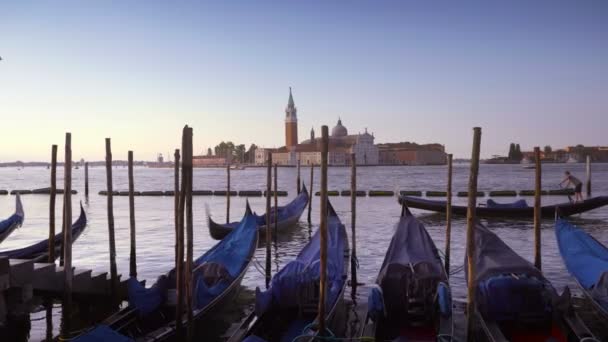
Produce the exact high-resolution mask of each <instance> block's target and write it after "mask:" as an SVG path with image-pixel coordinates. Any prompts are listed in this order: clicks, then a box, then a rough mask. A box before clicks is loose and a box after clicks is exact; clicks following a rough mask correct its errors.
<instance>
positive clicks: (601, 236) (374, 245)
mask: <svg viewBox="0 0 608 342" xmlns="http://www.w3.org/2000/svg"><path fill="white" fill-rule="evenodd" d="M566 169H568V170H570V171H571V172H572V173H573V174H574V175H575V176H577V177H579V178H580V179H581V180H584V178H585V171H584V165H583V164H575V165H573V164H546V165H543V182H544V186H543V188H544V189H556V188H558V183H559V182H560V181H561V180H562V177H563V172H564V171H565V170H566ZM446 171H447V168H446V167H445V166H425V167H412V166H410V167H360V168H359V169H358V175H357V180H358V188H359V189H361V190H373V189H377V190H394V191H398V190H422V191H426V190H439V191H442V190H445V187H446ZM592 171H593V190H594V191H593V193H594V194H595V195H602V194H606V193H608V164H593V165H592ZM113 173H114V178H113V179H114V189H115V190H127V188H128V186H127V185H128V183H127V169H126V168H124V167H119V168H114V169H113ZM468 173H469V166H468V165H466V164H457V165H455V166H454V178H453V184H454V185H453V188H454V193H455V192H456V191H465V190H466V188H467V184H468ZM301 177H302V179H303V181H304V182H305V183H306V186H307V187H308V188H309V189H310V187H309V179H310V178H309V177H310V170H309V169H308V168H306V167H303V168H302V174H301ZM72 178H73V188H74V189H75V190H77V191H78V194H77V195H75V196H73V200H74V210H73V213H74V219H75V218H76V217H77V215H78V210H76V208H77V203H78V201H82V203H83V205H84V208H85V211H86V212H87V216H88V219H89V225H88V228H87V229H86V230H85V232H84V233H83V234H82V235H81V236H80V238H79V239H78V240H77V242H76V243H75V244H74V246H73V252H72V253H73V264H74V265H75V266H76V267H79V268H90V269H93V270H94V271H108V270H109V252H108V238H107V235H108V234H107V212H106V197H105V196H100V195H98V192H99V191H100V190H105V189H106V174H105V168H101V167H99V168H93V167H92V168H89V182H90V184H89V186H90V196H89V200H88V202H86V201H85V198H84V168H80V169H78V170H73V174H72ZM328 178H329V189H330V190H346V189H349V188H350V168H339V167H337V168H330V169H329V177H328ZM49 179H50V170H47V169H46V168H24V169H21V170H18V169H15V168H0V189H8V190H12V189H34V188H42V187H47V186H49ZM58 179H59V180H61V179H62V170H58ZM314 180H315V182H314V186H313V192H314V191H317V190H318V189H319V181H320V175H319V170H318V168H317V169H316V170H315V177H314ZM265 182H266V170H265V169H264V168H247V169H245V170H239V171H232V179H231V184H232V189H236V190H263V189H265ZM58 183H59V184H58V187H61V186H62V185H61V184H62V181H58ZM278 184H279V190H287V191H289V196H288V197H280V198H279V205H281V204H284V203H287V202H289V201H290V200H291V199H292V198H293V197H294V196H295V184H296V169H295V168H280V169H279V180H278ZM135 188H136V190H140V191H144V190H172V189H173V170H172V169H148V168H136V169H135ZM225 188H226V171H225V170H224V169H195V170H194V189H196V190H224V189H225ZM533 188H534V170H531V169H524V168H523V167H522V166H521V165H481V168H480V174H479V190H482V191H489V190H501V189H509V190H524V189H533ZM527 199H528V200H529V203H530V204H531V203H532V198H527ZM330 200H331V201H332V204H333V205H334V207H335V208H336V211H337V212H338V214H339V216H340V218H341V219H342V221H343V222H344V224H345V225H346V226H347V228H348V230H349V231H350V198H348V197H331V198H330ZM510 200H511V199H509V198H504V199H500V198H499V199H498V201H510ZM566 200H567V198H565V197H563V196H558V197H553V196H547V197H543V204H549V203H557V202H563V201H566ZM22 201H23V205H24V208H25V216H26V217H25V222H24V225H23V227H22V228H20V229H19V230H17V231H15V232H14V233H13V234H12V235H11V236H10V237H9V238H8V239H7V240H5V241H4V242H3V243H2V245H1V247H0V250H8V249H13V248H17V247H22V246H24V245H28V244H30V243H32V242H34V241H38V240H40V239H43V238H46V237H47V236H48V201H49V197H48V195H23V196H22ZM479 201H485V198H480V199H479ZM57 203H58V204H57V214H56V215H57V218H58V221H57V224H58V225H60V222H61V216H60V214H61V213H60V211H61V203H62V197H61V196H58V197H57ZM250 203H251V206H252V209H253V210H254V211H257V212H258V213H261V212H264V211H265V199H264V198H262V197H257V198H251V199H250ZM454 203H455V204H465V203H466V198H456V197H455V198H454ZM225 205H226V204H225V197H212V196H209V197H207V196H202V197H194V222H195V227H194V247H195V257H196V256H197V255H200V254H202V253H203V252H204V251H206V250H207V249H209V248H210V247H211V246H213V245H214V244H215V243H216V241H215V240H213V239H211V237H210V236H209V233H208V230H207V220H206V214H205V206H208V207H209V210H210V212H211V213H212V216H213V218H214V219H215V220H216V221H218V222H223V221H224V220H225V215H226V207H225ZM244 207H245V198H241V197H233V198H232V199H231V219H232V220H238V219H239V218H240V217H241V216H242V214H243V213H244ZM312 209H313V211H312V217H313V226H312V227H310V228H309V226H308V224H306V223H305V222H306V218H305V216H306V215H303V217H302V220H301V223H300V225H299V226H298V227H295V228H294V229H292V230H291V231H290V232H289V233H288V234H287V235H285V236H282V237H281V238H280V239H279V241H278V248H277V250H276V251H275V252H273V258H274V259H273V270H272V271H273V273H274V272H276V271H277V270H278V269H279V268H280V267H282V266H283V265H284V264H285V263H287V262H288V261H290V260H292V259H293V258H294V257H295V255H296V254H297V253H298V252H299V251H300V249H301V248H302V247H303V246H304V245H305V244H306V243H307V242H308V240H309V238H310V235H311V233H312V232H314V231H315V230H316V229H317V225H318V222H319V202H318V197H316V196H315V197H314V198H313V207H312ZM13 210H14V196H0V217H6V216H8V215H9V214H11V213H12V212H13ZM135 210H136V226H137V265H138V269H137V271H138V277H139V278H140V279H146V280H147V281H148V283H149V284H150V282H153V281H154V280H155V279H156V278H157V277H158V275H160V274H161V273H164V272H166V271H167V270H169V269H170V268H171V267H172V264H173V247H174V246H173V241H174V240H173V239H174V237H173V229H174V228H173V198H172V197H136V199H135ZM413 212H414V214H415V215H416V216H417V217H418V218H419V219H420V220H421V221H422V222H424V223H425V224H426V227H427V229H428V231H429V233H430V235H431V236H432V237H433V239H434V241H435V244H436V245H437V247H438V248H439V249H441V250H443V249H444V246H445V229H444V226H445V217H444V216H443V215H440V214H429V213H426V212H423V211H418V210H413ZM399 214H400V207H399V206H398V204H397V201H396V198H394V197H389V198H385V197H380V198H369V197H360V198H358V199H357V239H358V240H357V252H358V258H359V263H360V269H359V271H358V272H359V273H358V278H359V279H358V280H359V281H360V282H363V283H366V284H370V283H373V282H374V280H375V278H376V275H377V273H378V271H379V267H380V265H381V263H382V260H383V258H384V254H385V252H386V248H387V247H388V243H389V241H390V238H391V236H392V233H393V230H394V224H395V222H396V221H397V220H398V217H399ZM572 219H573V221H575V223H577V224H579V225H580V226H582V227H583V228H584V229H585V230H586V231H588V232H589V233H591V234H592V235H593V236H595V237H596V238H597V239H598V240H599V241H601V242H603V243H608V230H605V229H604V228H605V227H606V226H607V222H608V208H601V209H597V210H594V211H592V212H588V213H585V214H583V215H582V216H577V217H574V218H572ZM114 220H115V227H116V249H117V264H118V271H119V273H122V274H123V275H125V276H126V275H127V274H128V271H129V260H128V258H129V211H128V198H127V197H114ZM484 222H485V223H486V224H487V225H488V226H489V228H490V229H491V230H493V231H494V232H496V233H497V234H498V235H499V236H500V237H501V238H502V239H504V240H505V242H506V243H507V244H508V245H509V246H511V247H512V248H513V249H514V250H515V251H517V252H518V253H519V254H521V255H522V256H523V257H525V258H527V259H528V260H533V253H534V250H533V231H532V221H531V220H527V221H526V220H524V221H500V220H488V221H484ZM452 234H453V235H452V252H451V253H452V257H451V260H452V265H451V269H452V270H454V269H456V268H458V267H459V266H461V265H462V263H463V260H464V246H465V220H464V219H463V218H456V219H455V220H454V222H453V229H452ZM541 235H542V247H543V248H542V261H543V271H544V272H545V275H546V276H547V278H548V279H549V280H551V281H552V282H553V284H554V285H555V287H556V288H557V289H558V291H560V292H561V290H562V289H563V287H564V286H569V287H570V288H571V289H572V290H573V292H574V293H575V294H577V293H578V291H577V287H576V283H575V282H574V280H573V279H572V278H571V277H570V276H569V275H568V273H567V271H566V269H565V267H564V265H563V262H562V260H561V257H560V255H559V252H558V250H557V246H556V242H555V236H554V231H553V222H552V220H545V221H543V224H542V232H541ZM264 257H265V250H263V249H258V250H257V253H256V258H257V259H258V260H259V261H260V262H261V263H262V264H264V262H263V260H264ZM451 284H452V287H453V291H454V293H453V295H454V298H455V299H456V300H460V301H464V300H465V299H466V287H465V280H464V273H463V272H460V273H458V274H455V275H454V276H453V277H452V278H451ZM263 285H264V277H263V275H262V274H260V272H259V271H258V270H257V269H256V268H255V267H251V268H250V269H249V270H248V272H247V275H246V276H245V279H244V281H243V286H244V287H245V291H243V295H242V296H241V298H240V299H239V303H240V304H242V306H243V309H244V310H246V309H247V308H248V307H249V305H251V304H252V300H253V295H252V293H253V291H254V290H255V287H256V286H263ZM237 311H240V308H239V309H238V310H237ZM41 317H44V312H42V313H36V314H33V315H32V320H33V322H32V328H31V332H30V337H31V340H40V339H41V338H43V337H44V333H45V325H44V321H36V319H38V318H41ZM227 323H228V322H227ZM58 326H59V316H58V314H57V312H55V324H54V327H55V333H57V329H58Z"/></svg>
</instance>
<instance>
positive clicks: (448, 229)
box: [445, 154, 453, 278]
mask: <svg viewBox="0 0 608 342" xmlns="http://www.w3.org/2000/svg"><path fill="white" fill-rule="evenodd" d="M452 158H453V156H452V154H448V188H447V191H446V206H445V221H446V222H445V273H446V275H447V276H448V278H449V277H450V248H451V238H452Z"/></svg>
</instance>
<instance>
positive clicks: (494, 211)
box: [399, 196, 608, 218]
mask: <svg viewBox="0 0 608 342" xmlns="http://www.w3.org/2000/svg"><path fill="white" fill-rule="evenodd" d="M399 203H402V204H405V205H407V206H408V207H410V208H416V209H423V210H429V211H435V212H440V213H445V210H446V208H445V206H446V202H445V201H435V200H428V199H424V198H418V197H411V196H401V197H399ZM605 205H608V196H598V197H593V198H589V199H586V200H584V201H582V202H577V203H572V202H567V203H560V204H551V205H545V206H543V207H541V215H542V217H545V218H553V217H554V216H555V210H556V209H558V210H559V211H560V212H561V213H562V215H563V216H570V215H574V214H580V213H584V212H586V211H589V210H593V209H596V208H600V207H603V206H605ZM475 212H476V214H475V215H476V216H477V217H502V218H533V217H534V207H533V206H528V205H527V203H526V202H525V201H522V200H519V201H516V202H513V203H496V202H494V201H493V200H491V199H490V200H488V203H486V205H485V206H479V207H477V208H476V209H475ZM452 213H453V214H455V215H462V216H466V214H467V207H466V206H458V205H452Z"/></svg>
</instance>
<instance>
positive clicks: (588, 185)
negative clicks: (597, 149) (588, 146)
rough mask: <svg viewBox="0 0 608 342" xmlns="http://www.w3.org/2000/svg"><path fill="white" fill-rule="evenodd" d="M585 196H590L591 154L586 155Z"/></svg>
mask: <svg viewBox="0 0 608 342" xmlns="http://www.w3.org/2000/svg"><path fill="white" fill-rule="evenodd" d="M586 166H587V198H589V197H591V156H587V165H586Z"/></svg>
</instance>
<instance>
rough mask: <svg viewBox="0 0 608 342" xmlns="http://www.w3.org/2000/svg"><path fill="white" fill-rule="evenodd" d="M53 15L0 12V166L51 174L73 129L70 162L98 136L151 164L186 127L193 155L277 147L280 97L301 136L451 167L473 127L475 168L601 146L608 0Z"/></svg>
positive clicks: (98, 5)
mask: <svg viewBox="0 0 608 342" xmlns="http://www.w3.org/2000/svg"><path fill="white" fill-rule="evenodd" d="M59 3H60V5H58V3H57V2H50V1H41V2H18V3H17V2H6V3H2V4H0V13H1V14H0V32H2V33H3V39H2V40H1V41H0V56H1V57H2V60H0V84H2V87H1V88H0V89H1V90H0V117H2V119H3V128H4V129H3V134H2V135H1V136H0V143H1V145H2V146H3V149H2V151H0V161H5V162H8V161H15V160H23V161H45V160H47V159H49V156H50V146H51V144H57V145H59V147H60V150H61V147H62V145H63V140H64V133H65V132H67V131H69V132H71V133H72V139H73V155H74V158H75V159H77V160H79V159H80V158H85V159H87V160H102V159H103V155H104V152H105V151H104V138H105V137H111V138H112V144H113V154H114V158H115V159H126V154H127V150H133V151H135V155H136V159H138V160H152V159H154V158H155V156H156V154H157V153H163V154H166V153H167V152H169V151H172V150H173V148H175V147H177V146H179V144H180V132H181V128H182V127H183V125H184V124H189V125H190V126H191V127H193V128H194V143H195V150H196V151H198V150H203V149H206V148H207V147H211V148H213V146H215V145H216V144H218V143H219V142H220V141H228V140H230V141H233V142H235V143H243V144H246V145H247V147H248V146H249V145H250V144H251V143H255V144H256V145H258V146H266V147H279V146H282V145H283V143H284V139H285V136H284V123H283V121H282V120H283V118H284V109H285V104H286V99H287V94H288V88H289V87H290V86H291V87H293V91H294V97H295V100H296V103H297V108H298V120H299V130H298V135H299V136H300V137H303V138H306V137H307V136H308V133H309V130H310V127H315V129H318V128H319V127H320V126H321V125H327V126H329V127H330V128H331V127H333V126H334V125H335V123H336V121H337V120H338V118H339V117H341V118H342V120H343V121H344V122H345V123H348V126H349V129H350V130H351V131H352V132H353V133H354V132H357V131H361V132H362V131H363V130H364V129H365V127H368V128H369V130H370V131H373V132H374V133H375V137H376V139H377V141H376V142H377V143H384V142H399V141H413V142H417V143H421V144H423V143H440V144H443V145H445V147H446V151H447V152H448V153H453V154H454V155H455V157H457V158H468V157H469V156H470V145H471V141H472V127H474V126H481V127H482V129H483V135H482V156H483V157H486V158H487V157H490V156H492V155H495V154H500V155H505V154H506V153H507V151H508V144H509V143H511V142H516V143H519V144H521V146H522V148H524V149H530V148H531V147H532V146H535V145H539V146H541V148H542V147H543V146H544V145H551V146H553V147H554V148H556V147H561V146H568V145H576V144H583V145H608V141H607V140H606V138H605V133H604V130H605V127H608V115H606V108H608V99H607V98H606V96H605V93H606V91H607V90H608V67H607V62H606V61H607V60H608V46H607V45H606V44H605V43H604V42H605V39H606V35H607V33H608V20H606V18H607V14H608V5H607V4H606V3H603V2H594V1H589V2H585V3H577V4H566V3H561V2H535V3H534V4H528V3H525V2H521V3H514V4H487V3H485V2H467V3H466V4H459V5H458V6H457V5H447V4H414V3H411V4H407V3H402V2H397V1H384V2H374V3H366V2H358V1H355V2H349V3H348V5H344V4H341V5H340V4H338V3H326V2H316V1H312V2H306V3H276V4H273V3H270V2H260V3H255V4H252V3H245V2H242V3H232V4H217V3H216V4H207V3H180V4H179V5H170V4H167V3H163V2H157V1H151V2H146V3H145V4H144V3H129V4H126V3H113V4H108V3H103V2H96V1H93V2H87V3H86V4H83V3H81V2H77V1H61V2H59ZM24 139H27V140H28V141H27V143H24ZM300 140H303V139H300ZM60 155H61V153H60ZM123 155H124V158H122V156H123ZM60 159H63V158H62V156H61V158H60Z"/></svg>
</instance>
